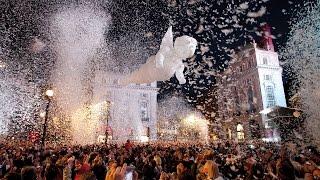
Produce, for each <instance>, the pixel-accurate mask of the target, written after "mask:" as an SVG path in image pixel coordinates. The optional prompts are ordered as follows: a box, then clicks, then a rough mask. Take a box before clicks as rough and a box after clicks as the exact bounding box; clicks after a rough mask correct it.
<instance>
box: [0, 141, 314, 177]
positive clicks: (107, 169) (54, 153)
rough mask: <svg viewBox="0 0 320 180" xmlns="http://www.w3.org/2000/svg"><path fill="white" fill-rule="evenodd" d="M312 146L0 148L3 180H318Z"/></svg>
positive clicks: (13, 145) (23, 145) (225, 144)
mask: <svg viewBox="0 0 320 180" xmlns="http://www.w3.org/2000/svg"><path fill="white" fill-rule="evenodd" d="M319 165H320V154H319V152H318V151H317V149H316V148H314V147H298V146H296V145H293V144H283V145H279V144H268V143H264V142H258V141H255V142H241V143H236V142H229V141H222V142H215V143H211V144H201V143H197V144H196V143H182V142H180V143H176V142H174V143H173V142H172V143H170V142H154V143H147V144H146V143H144V144H141V143H132V142H130V141H129V140H128V141H127V142H126V143H124V144H107V145H106V144H95V145H86V146H80V145H74V146H67V145H64V146H55V147H50V146H47V147H46V148H44V149H41V148H39V147H38V146H37V145H35V144H30V143H28V142H19V143H17V142H15V143H10V142H4V143H0V179H5V180H17V179H19V180H20V179H21V180H60V179H61V180H124V179H125V180H127V179H134V180H136V179H143V180H149V179H150V180H154V179H156V180H158V179H161V180H171V179H173V180H176V179H177V180H189V179H190V180H192V179H197V180H214V179H243V180H245V179H248V180H249V179H270V180H271V179H281V180H284V179H288V180H294V179H306V180H309V179H310V180H312V179H320V168H319Z"/></svg>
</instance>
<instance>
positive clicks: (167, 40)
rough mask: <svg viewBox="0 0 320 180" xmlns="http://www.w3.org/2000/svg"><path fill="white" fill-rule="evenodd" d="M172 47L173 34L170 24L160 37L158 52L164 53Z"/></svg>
mask: <svg viewBox="0 0 320 180" xmlns="http://www.w3.org/2000/svg"><path fill="white" fill-rule="evenodd" d="M172 49H173V34H172V26H170V27H169V28H168V30H167V32H166V34H165V35H164V37H163V38H162V41H161V45H160V52H161V53H162V54H166V53H167V52H169V51H171V50H172Z"/></svg>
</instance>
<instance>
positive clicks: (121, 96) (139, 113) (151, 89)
mask: <svg viewBox="0 0 320 180" xmlns="http://www.w3.org/2000/svg"><path fill="white" fill-rule="evenodd" d="M96 77H99V79H97V80H96V82H97V83H98V84H100V88H96V89H95V91H96V92H95V93H94V94H99V93H100V92H104V93H102V94H101V93H100V96H99V97H98V99H100V101H107V102H109V105H108V117H107V119H103V121H102V122H101V123H100V126H104V127H107V129H108V134H109V139H111V140H114V141H125V140H127V139H130V140H133V141H140V142H141V141H143V142H145V141H149V140H151V141H152V140H156V139H157V93H158V88H157V83H156V82H154V83H151V84H141V85H137V84H130V85H128V86H120V85H119V83H118V82H119V79H120V78H122V77H123V75H122V74H117V73H108V74H104V75H98V76H96ZM96 87H99V85H97V86H96ZM100 135H104V134H103V131H101V132H100Z"/></svg>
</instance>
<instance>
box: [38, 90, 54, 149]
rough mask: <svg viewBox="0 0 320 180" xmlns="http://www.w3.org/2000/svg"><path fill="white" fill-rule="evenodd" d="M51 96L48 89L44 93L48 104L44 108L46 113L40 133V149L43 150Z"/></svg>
mask: <svg viewBox="0 0 320 180" xmlns="http://www.w3.org/2000/svg"><path fill="white" fill-rule="evenodd" d="M52 96H53V90H51V89H48V90H47V91H46V97H47V99H48V103H47V106H46V112H45V116H44V124H43V131H42V133H43V134H42V139H41V149H43V148H44V144H45V143H44V142H45V139H46V133H47V125H48V114H49V113H48V112H49V107H50V103H51V98H52Z"/></svg>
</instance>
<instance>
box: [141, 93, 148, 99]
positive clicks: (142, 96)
mask: <svg viewBox="0 0 320 180" xmlns="http://www.w3.org/2000/svg"><path fill="white" fill-rule="evenodd" d="M140 97H141V98H142V99H146V98H148V94H147V93H141V94H140Z"/></svg>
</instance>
